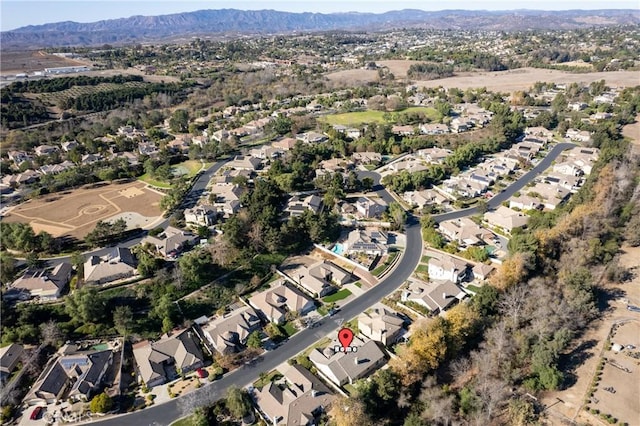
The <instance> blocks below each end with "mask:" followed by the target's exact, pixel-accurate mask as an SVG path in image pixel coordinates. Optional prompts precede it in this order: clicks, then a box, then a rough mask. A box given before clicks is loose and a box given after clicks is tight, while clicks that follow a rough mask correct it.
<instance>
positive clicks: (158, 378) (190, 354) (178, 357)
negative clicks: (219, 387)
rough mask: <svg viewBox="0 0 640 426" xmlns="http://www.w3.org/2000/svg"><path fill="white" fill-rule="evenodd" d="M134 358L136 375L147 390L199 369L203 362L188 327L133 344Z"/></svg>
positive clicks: (198, 347) (196, 343)
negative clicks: (154, 339) (155, 340)
mask: <svg viewBox="0 0 640 426" xmlns="http://www.w3.org/2000/svg"><path fill="white" fill-rule="evenodd" d="M133 356H134V358H135V360H136V365H137V366H138V376H139V377H140V379H141V380H142V381H143V382H144V383H145V384H146V385H147V387H149V388H152V387H154V386H158V385H161V384H163V383H165V382H167V381H169V380H171V379H173V378H175V377H177V376H178V375H179V374H180V373H187V372H189V371H193V370H195V369H197V368H200V367H202V365H203V363H204V358H203V356H202V351H201V350H200V346H199V345H198V342H197V339H196V337H195V336H194V333H193V332H192V331H191V329H188V328H187V329H184V330H181V331H178V332H174V333H173V334H165V335H163V336H162V338H161V339H160V340H158V341H157V342H153V343H149V342H146V341H145V342H140V343H137V344H135V345H133Z"/></svg>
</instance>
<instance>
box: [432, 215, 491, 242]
mask: <svg viewBox="0 0 640 426" xmlns="http://www.w3.org/2000/svg"><path fill="white" fill-rule="evenodd" d="M438 229H439V230H440V232H441V233H442V234H443V235H444V236H445V237H447V238H448V239H449V240H450V241H455V242H457V243H459V244H463V245H466V246H472V245H477V244H482V243H483V242H485V241H487V240H490V239H493V236H494V235H493V233H492V232H491V231H489V230H487V229H485V228H483V227H481V226H479V225H478V224H477V223H475V222H474V221H473V220H471V219H469V218H467V217H463V218H460V219H453V220H445V221H443V222H441V223H440V227H439V228H438Z"/></svg>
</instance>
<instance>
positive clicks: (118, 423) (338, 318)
mask: <svg viewBox="0 0 640 426" xmlns="http://www.w3.org/2000/svg"><path fill="white" fill-rule="evenodd" d="M575 146H576V145H574V144H571V143H560V144H558V145H556V146H555V147H554V148H553V149H552V150H551V151H550V152H549V154H548V155H547V156H546V157H545V158H544V159H543V160H542V161H540V163H539V164H538V165H537V166H535V167H534V168H533V169H532V170H530V171H529V172H527V173H526V174H524V175H523V176H522V177H521V178H520V179H518V180H517V181H516V182H514V183H513V184H512V185H511V186H509V187H508V188H507V189H505V190H504V191H503V192H501V193H500V194H498V195H496V196H495V197H493V198H492V199H491V200H489V202H488V205H489V207H490V208H495V207H497V206H499V205H500V204H501V203H502V202H503V201H506V200H507V199H509V197H511V196H512V195H513V194H514V193H515V192H517V191H519V190H520V189H522V188H523V187H524V186H525V185H527V184H528V183H529V182H531V181H532V180H533V179H534V178H535V177H536V176H538V175H539V174H540V173H542V171H544V170H545V169H546V168H548V167H549V166H550V165H551V163H552V162H553V161H554V160H555V159H556V158H557V157H558V156H559V155H560V154H561V153H562V151H564V150H566V149H569V148H573V147H575ZM209 170H211V169H209ZM358 175H359V177H360V178H362V177H365V176H368V177H371V178H373V179H374V188H373V189H374V190H375V191H376V192H377V193H378V195H379V196H380V197H381V198H382V199H384V200H385V201H387V202H391V201H393V197H391V195H390V194H389V193H388V192H387V191H386V190H385V189H384V188H383V187H382V186H381V185H380V175H378V174H377V173H375V172H365V171H360V172H358ZM205 185H206V183H205ZM194 186H195V185H194ZM477 213H478V210H477V209H476V208H469V209H465V210H460V211H455V212H450V213H444V214H441V215H437V216H434V219H435V220H436V221H438V222H441V221H444V220H450V219H456V218H459V217H465V216H470V215H474V214H477ZM405 228H406V235H407V246H406V248H405V250H404V252H403V254H402V258H401V259H400V261H399V262H398V264H397V266H396V268H395V269H394V270H393V271H392V272H391V273H390V274H389V275H388V276H387V277H386V278H385V279H383V280H382V281H381V282H380V283H379V284H378V285H376V286H375V287H373V288H372V289H370V290H368V291H367V292H366V293H364V294H363V295H361V296H359V297H357V298H356V299H354V300H352V301H351V302H349V303H347V304H345V305H344V306H342V307H341V310H340V311H339V312H338V313H337V314H336V315H334V316H333V317H325V318H324V319H323V320H322V321H321V325H320V326H318V327H316V328H313V329H304V330H301V331H300V332H298V333H297V334H295V335H294V336H293V337H291V338H290V339H289V341H288V342H286V343H285V344H283V345H282V346H280V347H278V348H277V349H275V350H273V351H269V352H265V353H264V354H263V355H261V356H260V357H259V358H258V360H256V362H254V363H252V365H245V366H243V367H241V368H239V369H237V370H234V371H232V372H230V373H228V374H226V375H225V376H224V377H223V378H221V379H220V380H217V381H215V382H211V383H208V384H207V385H205V386H203V387H202V388H200V389H197V390H195V391H194V392H192V394H189V395H187V396H185V397H182V398H177V399H172V400H170V401H168V402H166V403H164V404H160V405H156V406H153V407H151V408H147V409H145V410H141V411H137V412H134V413H130V414H124V415H120V416H115V417H112V418H110V419H105V420H103V421H98V423H99V424H100V425H101V426H138V425H150V426H151V425H154V426H161V425H169V424H171V423H172V422H173V421H175V420H177V419H178V418H180V417H182V416H184V415H188V414H191V412H192V410H193V407H194V405H195V406H202V405H206V404H211V403H213V402H214V401H216V400H218V399H220V398H222V397H224V393H225V391H226V390H227V389H228V388H229V387H231V386H238V387H244V386H247V385H249V384H251V383H253V382H254V381H255V380H257V379H258V377H259V375H260V373H261V372H268V371H271V370H272V369H274V368H276V367H277V366H278V365H280V364H281V363H283V362H286V361H287V360H288V359H289V358H292V357H294V356H295V355H296V354H298V353H299V352H301V351H303V350H304V349H306V348H307V347H309V346H311V345H312V344H314V343H315V342H316V341H318V340H320V339H322V338H324V337H327V336H329V337H332V338H336V335H335V333H336V331H337V330H338V328H339V327H340V325H341V324H342V323H343V322H344V321H348V320H350V319H351V318H353V317H355V316H357V315H359V314H360V313H362V312H364V311H365V310H366V309H368V308H369V307H371V306H372V305H374V304H375V303H377V302H378V301H380V300H381V299H383V298H384V297H386V296H387V295H389V294H391V293H392V292H393V291H394V290H395V289H397V288H398V287H400V285H402V283H404V282H405V281H406V279H407V278H409V276H410V275H411V274H412V273H413V271H414V269H415V268H416V266H417V265H418V263H419V262H420V258H421V256H422V236H421V233H420V223H419V221H418V219H417V218H416V217H415V216H412V215H410V216H409V218H408V220H407V224H406V227H405ZM181 400H183V401H184V400H188V401H190V402H189V404H181V402H180V401H181ZM187 405H189V406H190V410H189V411H185V407H186V406H187Z"/></svg>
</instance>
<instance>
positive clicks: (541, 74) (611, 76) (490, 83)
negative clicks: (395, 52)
mask: <svg viewBox="0 0 640 426" xmlns="http://www.w3.org/2000/svg"><path fill="white" fill-rule="evenodd" d="M599 80H605V81H606V82H607V84H608V85H610V86H636V85H637V84H638V72H637V71H612V72H590V73H584V74H572V73H568V72H564V71H557V70H547V69H537V68H521V69H517V70H509V71H497V72H475V73H460V75H457V76H455V77H449V78H443V79H440V80H429V81H417V82H416V83H415V84H416V85H417V86H418V87H438V86H442V87H445V88H450V87H457V88H459V89H467V88H470V87H471V88H473V87H486V88H487V89H488V90H492V91H500V92H513V91H515V90H527V89H529V88H530V87H531V86H533V84H534V83H535V82H536V81H544V82H554V83H574V82H576V83H585V84H590V83H592V82H594V81H599Z"/></svg>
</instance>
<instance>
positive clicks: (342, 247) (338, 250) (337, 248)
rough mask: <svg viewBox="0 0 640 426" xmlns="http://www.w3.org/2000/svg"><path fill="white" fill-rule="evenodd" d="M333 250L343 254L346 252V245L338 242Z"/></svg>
mask: <svg viewBox="0 0 640 426" xmlns="http://www.w3.org/2000/svg"><path fill="white" fill-rule="evenodd" d="M331 251H332V252H334V253H335V254H339V255H342V253H344V246H343V245H342V244H340V243H338V244H336V245H334V246H333V248H332V249H331Z"/></svg>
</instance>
